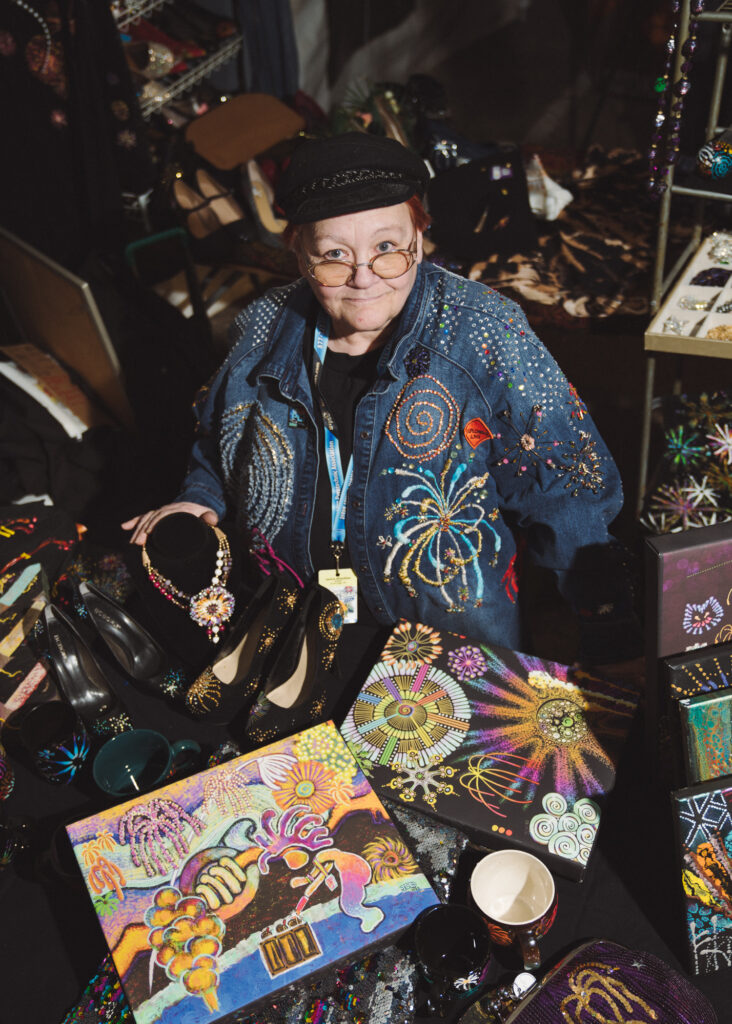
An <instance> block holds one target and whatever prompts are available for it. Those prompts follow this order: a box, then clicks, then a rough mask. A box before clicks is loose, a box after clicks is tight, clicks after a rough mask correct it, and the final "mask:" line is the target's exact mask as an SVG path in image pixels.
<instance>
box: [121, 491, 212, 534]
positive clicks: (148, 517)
mask: <svg viewBox="0 0 732 1024" xmlns="http://www.w3.org/2000/svg"><path fill="white" fill-rule="evenodd" d="M174 512H187V513H188V514H189V515H192V516H198V517H200V518H202V519H203V520H204V521H205V522H207V523H208V524H209V525H210V526H215V525H216V524H217V523H218V521H219V517H218V515H217V514H216V512H214V510H213V509H212V508H209V507H208V506H207V505H198V504H197V503H196V502H193V501H174V502H173V503H172V504H170V505H163V507H162V508H157V509H152V510H151V511H150V512H144V513H143V514H142V515H139V516H134V517H133V518H132V519H128V520H126V522H124V523H122V529H123V530H132V536H131V537H130V544H144V543H145V542H146V541H147V538H148V536H149V535H150V534H151V533H152V531H153V530H154V529H155V527H156V526H157V524H158V523H159V522H160V520H161V519H165V517H166V516H170V515H173V513H174Z"/></svg>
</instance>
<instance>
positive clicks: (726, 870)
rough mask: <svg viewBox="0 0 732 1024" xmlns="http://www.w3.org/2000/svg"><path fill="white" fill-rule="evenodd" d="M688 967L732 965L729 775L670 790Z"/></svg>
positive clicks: (702, 969) (704, 970)
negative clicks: (677, 851)
mask: <svg viewBox="0 0 732 1024" xmlns="http://www.w3.org/2000/svg"><path fill="white" fill-rule="evenodd" d="M672 803H673V812H674V823H675V826H676V834H677V841H678V850H679V855H680V871H681V886H682V892H683V902H684V916H685V922H686V938H687V944H688V950H689V962H690V967H691V969H692V971H693V972H694V974H711V973H713V972H714V971H718V970H721V969H723V968H729V967H732V777H731V776H726V777H725V778H723V779H719V780H718V781H717V782H704V783H701V784H699V785H698V786H691V787H689V788H687V789H681V790H677V791H676V792H675V793H673V794H672Z"/></svg>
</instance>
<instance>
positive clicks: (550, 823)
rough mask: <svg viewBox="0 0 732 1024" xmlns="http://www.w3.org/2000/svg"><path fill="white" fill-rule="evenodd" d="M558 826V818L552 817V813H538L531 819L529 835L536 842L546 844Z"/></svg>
mask: <svg viewBox="0 0 732 1024" xmlns="http://www.w3.org/2000/svg"><path fill="white" fill-rule="evenodd" d="M556 827H557V822H556V818H552V816H551V814H536V815H535V816H534V817H533V818H532V819H531V825H530V827H529V835H530V836H531V838H532V839H533V840H534V841H535V842H537V843H541V844H542V845H545V844H546V843H548V842H549V840H550V839H551V837H552V836H553V835H554V832H555V831H556Z"/></svg>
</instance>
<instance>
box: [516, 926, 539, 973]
mask: <svg viewBox="0 0 732 1024" xmlns="http://www.w3.org/2000/svg"><path fill="white" fill-rule="evenodd" d="M518 941H519V945H520V946H521V955H522V956H523V958H524V970H525V971H535V970H536V969H537V967H541V953H540V952H539V943H538V941H537V939H536V936H535V935H533V934H532V933H531V932H521V933H519V935H518Z"/></svg>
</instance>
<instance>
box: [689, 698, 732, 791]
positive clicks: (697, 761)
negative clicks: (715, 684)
mask: <svg viewBox="0 0 732 1024" xmlns="http://www.w3.org/2000/svg"><path fill="white" fill-rule="evenodd" d="M679 715H680V718H681V735H682V736H683V741H684V758H685V761H686V777H687V779H688V780H689V782H706V781H708V780H710V779H718V778H720V776H722V775H729V774H731V773H732V690H727V691H724V690H723V691H722V692H721V693H711V694H707V693H702V694H699V695H698V696H697V697H686V698H684V699H683V700H680V701H679Z"/></svg>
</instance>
